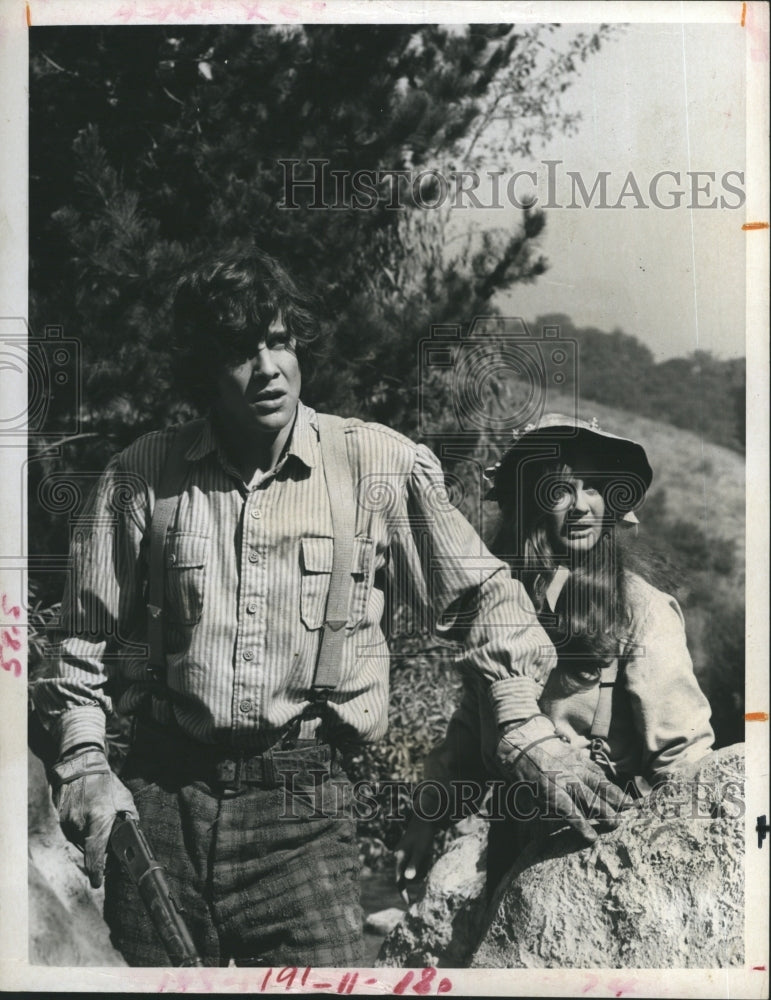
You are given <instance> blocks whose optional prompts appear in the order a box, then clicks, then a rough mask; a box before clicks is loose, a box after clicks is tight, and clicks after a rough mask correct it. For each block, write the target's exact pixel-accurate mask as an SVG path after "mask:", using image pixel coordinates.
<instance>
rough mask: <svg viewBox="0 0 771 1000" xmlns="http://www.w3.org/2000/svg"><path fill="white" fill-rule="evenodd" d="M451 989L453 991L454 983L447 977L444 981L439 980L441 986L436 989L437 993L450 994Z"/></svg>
mask: <svg viewBox="0 0 771 1000" xmlns="http://www.w3.org/2000/svg"><path fill="white" fill-rule="evenodd" d="M451 989H452V983H451V982H450V980H449V979H448V978H447V977H446V976H445V977H444V978H443V979H440V980H439V985H438V986H437V988H436V992H437V993H449V992H450V990H451Z"/></svg>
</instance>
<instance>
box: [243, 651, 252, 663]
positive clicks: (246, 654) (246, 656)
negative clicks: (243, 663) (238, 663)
mask: <svg viewBox="0 0 771 1000" xmlns="http://www.w3.org/2000/svg"><path fill="white" fill-rule="evenodd" d="M242 655H243V657H244V659H245V660H251V659H254V653H253V652H252V651H251V649H245V650H244V652H243V654H242Z"/></svg>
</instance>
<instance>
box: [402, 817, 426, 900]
mask: <svg viewBox="0 0 771 1000" xmlns="http://www.w3.org/2000/svg"><path fill="white" fill-rule="evenodd" d="M434 829H435V827H434V824H433V823H431V822H429V821H428V820H425V819H419V818H418V817H417V816H413V818H412V819H411V820H410V823H409V826H408V827H407V829H406V831H405V833H404V836H403V837H402V839H401V840H400V841H399V844H398V845H397V848H396V885H397V888H398V889H399V891H400V892H401V894H402V898H403V899H404V901H405V903H409V897H408V895H407V885H408V884H410V883H414V882H416V881H419V880H420V879H422V878H423V877H424V876H425V874H426V871H427V870H428V863H429V861H430V860H431V848H432V846H433V843H434Z"/></svg>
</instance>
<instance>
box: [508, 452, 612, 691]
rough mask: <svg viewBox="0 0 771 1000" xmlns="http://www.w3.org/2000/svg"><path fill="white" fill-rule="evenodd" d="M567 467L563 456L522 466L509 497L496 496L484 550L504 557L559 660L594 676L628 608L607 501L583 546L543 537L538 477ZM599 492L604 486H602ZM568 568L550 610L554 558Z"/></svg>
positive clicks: (583, 676) (545, 478)
mask: <svg viewBox="0 0 771 1000" xmlns="http://www.w3.org/2000/svg"><path fill="white" fill-rule="evenodd" d="M569 472H570V469H569V467H568V466H567V465H565V464H564V463H563V462H560V461H558V460H551V461H549V462H537V463H528V464H527V466H525V467H523V469H522V470H521V475H520V477H519V479H520V482H519V488H518V489H517V491H516V493H517V496H516V498H508V497H507V498H506V499H505V500H503V501H502V503H501V517H500V522H499V525H498V529H497V533H496V535H495V537H494V539H493V541H492V543H491V546H490V547H491V550H492V551H493V552H494V553H495V555H497V556H498V557H499V558H501V559H504V560H506V561H507V562H509V564H510V565H511V567H512V572H513V574H514V575H515V576H517V577H518V578H519V579H520V581H521V582H522V584H523V585H524V587H525V589H526V590H527V592H528V594H529V596H530V598H531V600H532V601H533V604H534V606H535V609H536V611H537V612H538V613H539V614H540V615H543V616H544V620H545V621H546V623H547V632H548V633H549V635H550V637H551V638H552V640H553V641H554V643H555V645H556V647H557V651H558V654H559V656H560V662H561V663H562V664H564V665H565V666H566V667H568V669H569V671H570V673H571V674H572V675H573V676H574V677H575V678H576V679H577V680H578V681H581V680H586V681H593V680H594V679H595V678H596V677H597V675H598V674H599V671H600V669H601V667H602V666H603V664H605V663H607V662H608V661H609V660H611V659H613V658H614V657H615V656H617V655H618V652H619V647H620V645H621V643H622V642H623V638H624V635H625V632H626V630H627V628H628V626H629V622H630V613H629V608H628V605H627V597H626V586H625V568H624V555H623V551H622V549H623V547H622V546H621V545H619V544H617V542H618V532H617V528H616V519H615V515H614V514H613V512H612V510H609V508H608V505H607V503H606V520H605V522H604V523H603V526H602V532H601V535H600V538H599V540H598V541H597V543H596V545H594V546H593V548H592V549H590V550H589V551H588V552H585V553H581V554H580V555H577V554H576V553H568V554H565V555H563V554H558V553H556V552H555V551H554V549H553V547H552V545H551V544H550V542H549V537H548V533H547V529H546V519H547V516H548V509H547V505H546V504H545V503H544V494H545V493H548V489H547V490H546V491H545V490H544V489H543V484H544V483H551V484H554V483H555V482H558V481H559V479H560V478H564V477H565V476H566V475H567V474H568V473H569ZM604 492H606V491H604ZM560 565H563V566H566V567H567V568H568V569H569V570H570V576H569V577H568V579H567V581H566V583H565V585H564V588H563V590H562V592H561V594H560V597H559V600H558V602H557V606H556V609H555V612H554V614H553V615H552V614H551V612H550V609H549V607H548V605H547V602H546V590H547V588H548V585H549V582H550V580H551V578H552V576H553V574H554V572H555V570H556V569H557V568H558V567H559V566H560Z"/></svg>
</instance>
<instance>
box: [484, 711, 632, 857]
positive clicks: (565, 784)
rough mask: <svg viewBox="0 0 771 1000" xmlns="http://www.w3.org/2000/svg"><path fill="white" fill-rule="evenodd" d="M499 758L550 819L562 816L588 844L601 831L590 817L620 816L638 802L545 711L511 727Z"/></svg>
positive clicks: (505, 772)
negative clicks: (580, 749)
mask: <svg viewBox="0 0 771 1000" xmlns="http://www.w3.org/2000/svg"><path fill="white" fill-rule="evenodd" d="M496 763H497V765H498V768H499V770H500V771H501V773H502V775H503V777H504V778H505V779H506V780H507V781H509V782H527V783H528V784H529V785H530V787H531V788H532V790H533V794H534V796H535V800H536V804H537V805H538V806H539V807H540V811H541V815H542V816H544V817H545V818H554V819H556V818H561V819H564V820H565V821H566V822H567V823H569V824H570V826H572V827H573V829H575V830H576V831H577V832H578V833H579V834H580V835H581V836H582V837H583V838H584V840H586V841H587V842H588V843H590V844H591V843H594V842H595V841H596V840H597V834H596V832H595V831H594V830H593V829H592V827H591V826H590V825H589V823H588V822H587V820H588V819H592V818H599V819H602V820H604V821H606V822H608V821H616V819H617V814H618V812H619V811H620V810H621V809H624V808H627V807H628V806H630V805H632V804H633V802H632V800H631V799H630V798H629V796H627V795H626V794H625V793H624V792H623V791H622V789H620V788H619V787H618V786H617V785H615V784H613V782H612V781H610V780H609V779H608V776H607V775H606V773H605V771H603V769H602V768H601V767H600V766H599V764H595V763H594V761H592V760H591V759H590V758H589V756H588V755H583V754H581V753H580V751H579V750H577V749H576V748H575V747H573V746H571V745H570V743H569V742H568V741H567V739H566V738H565V737H562V736H560V735H559V733H557V731H556V730H555V728H554V725H553V723H552V721H551V719H549V718H548V717H547V716H545V715H534V716H532V717H531V718H529V719H526V720H525V721H524V722H520V723H518V724H516V725H515V726H514V727H513V728H510V729H508V730H507V731H506V733H505V735H504V736H503V737H502V738H501V740H500V742H499V744H498V748H497V751H496Z"/></svg>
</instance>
